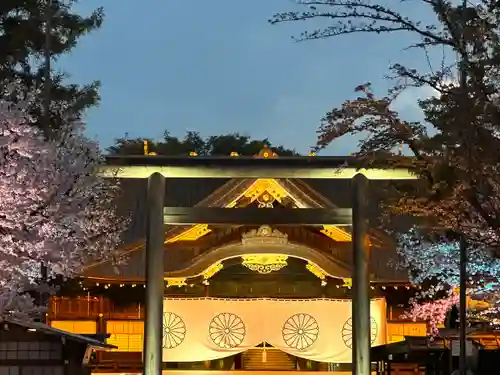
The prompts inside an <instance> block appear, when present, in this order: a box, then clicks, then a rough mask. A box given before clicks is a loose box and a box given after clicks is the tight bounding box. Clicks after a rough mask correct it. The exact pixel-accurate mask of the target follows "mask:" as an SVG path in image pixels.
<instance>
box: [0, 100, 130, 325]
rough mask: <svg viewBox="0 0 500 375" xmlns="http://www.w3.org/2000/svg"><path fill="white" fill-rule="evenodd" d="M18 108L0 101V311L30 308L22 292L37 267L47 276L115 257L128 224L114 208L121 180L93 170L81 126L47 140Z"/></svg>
mask: <svg viewBox="0 0 500 375" xmlns="http://www.w3.org/2000/svg"><path fill="white" fill-rule="evenodd" d="M27 107H28V106H26V108H27ZM23 108H24V107H23V104H22V103H21V104H20V105H16V106H14V105H12V104H11V103H7V102H0V234H1V235H0V316H3V315H6V314H9V313H13V312H21V313H30V312H32V311H34V308H35V307H36V306H35V304H34V303H33V300H32V299H31V298H30V297H29V294H27V292H28V291H30V290H31V289H33V288H35V287H36V285H37V281H38V280H39V278H40V269H41V265H43V266H44V268H45V269H46V270H47V276H48V277H49V278H52V277H56V276H62V277H71V276H73V275H75V274H76V273H77V272H79V270H81V268H82V266H84V265H85V264H87V263H88V262H93V261H98V260H101V259H109V258H116V256H117V253H116V251H117V245H118V244H119V242H120V238H121V234H122V232H123V230H124V229H125V228H126V225H127V221H128V219H127V218H126V217H122V216H120V215H119V214H118V213H117V211H116V207H115V205H114V202H115V198H116V196H117V193H118V192H119V185H118V182H117V181H115V180H113V179H103V178H101V177H99V176H98V175H96V174H95V171H96V167H97V166H98V165H99V163H100V162H101V156H100V154H99V148H98V145H97V144H95V143H94V142H92V141H90V140H88V139H87V138H86V137H85V136H84V135H83V134H82V127H81V126H80V125H79V124H72V125H71V126H68V131H67V133H66V134H64V135H62V136H61V138H59V139H57V140H50V141H47V140H46V139H45V138H44V137H43V134H42V133H40V131H39V130H37V128H36V127H34V126H32V123H31V119H30V117H29V115H28V114H27V111H25V110H24V109H23Z"/></svg>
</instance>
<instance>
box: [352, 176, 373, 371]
mask: <svg viewBox="0 0 500 375" xmlns="http://www.w3.org/2000/svg"><path fill="white" fill-rule="evenodd" d="M368 183H369V181H368V179H367V178H366V177H365V176H364V175H362V174H357V175H356V176H354V178H353V179H352V190H353V194H352V232H353V233H352V247H353V275H352V291H353V292H352V321H353V327H352V328H353V346H352V364H353V375H370V374H371V368H370V367H371V363H370V347H371V334H370V333H371V329H370V270H369V262H370V253H369V251H370V249H369V243H368V218H367V206H368Z"/></svg>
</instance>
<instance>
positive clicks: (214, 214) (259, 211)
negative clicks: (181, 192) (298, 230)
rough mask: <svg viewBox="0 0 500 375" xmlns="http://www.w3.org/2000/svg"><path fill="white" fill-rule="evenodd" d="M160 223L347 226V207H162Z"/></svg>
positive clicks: (348, 214)
mask: <svg viewBox="0 0 500 375" xmlns="http://www.w3.org/2000/svg"><path fill="white" fill-rule="evenodd" d="M164 222H165V224H170V225H185V224H235V225H264V224H269V225H336V226H347V225H351V209H349V208H337V209H331V208H256V207H248V208H218V207H217V208H215V207H165V209H164Z"/></svg>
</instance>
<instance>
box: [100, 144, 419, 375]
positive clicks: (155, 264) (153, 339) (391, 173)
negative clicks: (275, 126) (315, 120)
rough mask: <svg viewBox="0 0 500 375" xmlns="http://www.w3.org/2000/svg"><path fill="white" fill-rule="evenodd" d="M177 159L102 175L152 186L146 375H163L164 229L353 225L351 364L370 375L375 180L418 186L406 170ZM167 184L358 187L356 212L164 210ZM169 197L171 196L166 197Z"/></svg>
mask: <svg viewBox="0 0 500 375" xmlns="http://www.w3.org/2000/svg"><path fill="white" fill-rule="evenodd" d="M267 154H268V153H263V155H264V157H259V158H255V157H237V158H234V157H228V158H204V157H191V158H178V157H163V156H129V157H108V159H107V162H108V166H107V167H106V168H105V169H104V170H103V171H102V174H103V175H104V176H108V177H110V178H147V179H148V181H149V182H148V193H147V195H148V215H147V229H146V232H147V233H146V319H145V334H144V357H143V358H144V374H145V375H160V374H161V373H162V351H163V344H164V343H163V341H164V340H163V332H162V330H159V329H158V327H159V326H162V325H163V326H164V322H163V321H164V311H163V310H164V306H163V303H164V301H163V298H164V280H163V278H164V273H163V272H164V270H163V267H164V262H163V260H164V259H163V256H164V254H163V253H164V249H163V246H164V243H165V225H186V224H189V225H190V224H208V225H220V224H224V225H264V224H270V225H335V226H346V225H352V228H353V229H352V245H353V252H352V254H353V262H352V263H353V273H352V283H353V294H352V295H353V298H352V327H353V339H352V347H353V348H354V350H353V351H352V353H353V355H352V363H353V364H354V365H353V366H354V367H353V370H354V374H356V375H368V374H370V372H371V363H370V344H371V343H370V335H368V334H367V332H370V326H371V317H370V298H369V290H370V284H369V271H368V260H369V249H368V247H369V243H368V241H367V230H368V220H367V214H366V207H367V200H368V197H367V192H368V185H369V184H368V182H369V180H370V179H379V180H389V179H414V178H415V176H413V175H411V174H410V173H408V171H407V170H377V169H370V170H360V169H359V168H360V165H357V164H356V161H355V160H354V159H352V158H344V157H316V156H311V157H283V158H271V159H268V158H267V157H266V156H265V155H267ZM165 178H304V179H307V178H311V179H315V178H320V179H335V178H343V179H352V191H353V194H352V207H353V209H352V212H351V210H349V209H314V208H311V209H309V208H307V209H287V208H283V209H280V210H273V209H266V208H263V209H254V208H242V209H240V208H213V207H164V206H165V205H164V201H165V193H166V186H165ZM167 194H168V191H167Z"/></svg>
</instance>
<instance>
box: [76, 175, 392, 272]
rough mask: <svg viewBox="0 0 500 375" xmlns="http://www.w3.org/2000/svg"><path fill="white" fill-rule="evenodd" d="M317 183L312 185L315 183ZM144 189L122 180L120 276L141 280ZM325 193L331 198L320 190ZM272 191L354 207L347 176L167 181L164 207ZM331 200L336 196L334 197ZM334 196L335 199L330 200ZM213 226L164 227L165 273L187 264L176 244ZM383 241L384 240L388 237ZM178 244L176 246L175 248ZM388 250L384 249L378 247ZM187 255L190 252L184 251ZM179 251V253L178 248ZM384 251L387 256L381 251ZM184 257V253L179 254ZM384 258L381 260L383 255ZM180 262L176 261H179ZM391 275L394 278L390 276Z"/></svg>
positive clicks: (330, 231)
mask: <svg viewBox="0 0 500 375" xmlns="http://www.w3.org/2000/svg"><path fill="white" fill-rule="evenodd" d="M311 185H312V186H314V188H313V187H312V186H311ZM146 188H147V181H145V180H144V179H137V180H133V179H131V180H125V181H123V190H124V194H123V207H122V209H123V210H124V211H125V212H127V211H128V212H129V213H130V214H131V215H132V223H131V226H130V229H129V231H128V232H127V233H126V236H125V247H124V252H126V253H127V254H128V258H129V259H128V262H127V264H126V265H124V266H122V267H120V268H119V273H120V278H126V279H134V280H140V279H142V278H143V272H144V270H143V268H144V267H143V265H144V261H145V257H144V245H145V240H144V235H145V230H146V228H145V222H146V220H145V218H146ZM318 188H320V189H321V190H322V192H326V193H327V194H328V195H329V197H326V196H325V195H323V194H321V193H320V192H318V190H319V189H318ZM264 193H267V194H269V195H271V196H272V197H273V198H274V199H275V201H277V202H280V203H282V204H286V205H290V204H291V205H293V206H295V207H297V208H335V207H339V208H347V207H350V203H351V202H350V186H349V182H348V181H347V183H346V182H344V181H343V180H308V181H307V182H306V181H304V180H300V179H231V180H222V181H221V180H214V179H194V180H193V179H172V180H168V179H167V184H166V195H165V205H166V206H180V207H189V206H198V207H227V208H231V207H241V206H246V205H248V204H251V203H253V202H255V200H257V199H258V198H259V197H260V196H262V194H264ZM330 197H331V198H333V199H330ZM332 200H335V203H334V202H332ZM318 229H319V232H321V233H323V235H325V236H327V237H329V238H331V239H332V240H334V241H335V242H336V243H344V244H347V243H349V242H350V241H351V233H350V231H349V228H345V227H342V228H338V227H335V226H323V227H322V228H318ZM216 230H217V229H216V228H215V227H209V226H208V225H204V224H199V225H192V226H171V227H166V236H165V237H166V244H165V248H166V250H167V253H168V254H169V255H167V256H166V257H165V258H166V259H165V272H170V271H174V270H175V269H176V268H175V267H176V266H179V264H178V263H179V262H181V263H184V265H185V264H186V262H189V259H186V258H185V257H183V258H184V259H179V256H178V255H176V256H175V257H174V258H175V259H173V258H172V254H173V253H172V251H170V252H169V251H168V249H171V250H173V249H174V247H178V246H177V245H179V246H180V245H181V244H183V245H182V247H183V248H184V249H185V248H186V246H190V244H191V245H194V244H196V243H197V242H196V241H197V240H199V239H201V238H203V237H204V236H206V235H207V234H209V233H211V232H213V231H216ZM380 238H383V236H381V235H380V234H379V233H378V232H376V231H373V233H371V241H372V243H373V244H374V245H376V244H377V243H378V244H380V243H382V242H381V240H380ZM382 241H384V242H385V239H383V240H382ZM172 246H174V247H172ZM380 250H384V249H380ZM183 252H184V253H186V254H187V252H186V251H183ZM176 253H177V252H176ZM377 253H380V256H378V255H377V256H375V257H372V258H375V259H372V263H374V265H375V264H376V268H377V269H378V268H379V267H382V266H381V265H378V263H380V262H381V264H384V266H383V268H387V259H386V258H388V257H389V256H390V255H389V254H385V252H384V253H383V252H382V251H377ZM382 253H383V254H382ZM181 258H182V257H181ZM379 258H380V259H379ZM176 263H177V264H176ZM113 269H115V270H116V267H113V266H112V264H111V263H110V262H104V263H100V264H99V263H98V264H93V265H90V266H89V267H87V269H86V270H85V271H84V273H83V275H84V276H86V277H93V278H101V277H102V278H107V279H109V278H113V275H115V276H118V275H116V272H113ZM384 273H385V272H384ZM391 278H392V277H391Z"/></svg>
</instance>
